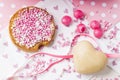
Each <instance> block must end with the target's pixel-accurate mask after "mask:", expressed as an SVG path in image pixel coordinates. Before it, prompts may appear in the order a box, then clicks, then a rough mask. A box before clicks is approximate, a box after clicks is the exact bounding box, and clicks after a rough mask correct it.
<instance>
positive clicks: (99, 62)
mask: <svg viewBox="0 0 120 80" xmlns="http://www.w3.org/2000/svg"><path fill="white" fill-rule="evenodd" d="M72 54H73V60H74V66H75V70H76V71H77V72H78V73H82V74H90V73H95V72H98V71H100V70H102V69H103V68H104V67H105V66H106V64H107V57H106V55H105V54H104V53H103V52H101V51H97V50H96V49H95V48H94V46H93V45H92V44H91V43H90V42H88V41H81V42H79V43H77V44H76V45H75V46H74V47H73V49H72Z"/></svg>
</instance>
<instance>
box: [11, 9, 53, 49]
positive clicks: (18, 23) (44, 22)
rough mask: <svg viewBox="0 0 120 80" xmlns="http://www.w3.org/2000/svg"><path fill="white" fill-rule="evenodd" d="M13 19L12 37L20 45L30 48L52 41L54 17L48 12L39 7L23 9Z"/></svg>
mask: <svg viewBox="0 0 120 80" xmlns="http://www.w3.org/2000/svg"><path fill="white" fill-rule="evenodd" d="M12 19H13V20H12V27H11V30H12V31H11V32H12V36H13V37H14V39H15V42H16V43H18V44H19V45H24V46H26V47H27V48H30V47H33V46H34V45H35V44H36V43H39V42H41V43H42V42H44V41H48V42H49V41H51V37H52V36H53V34H54V29H55V27H54V24H53V17H52V15H50V14H48V12H47V11H46V10H44V9H40V8H37V7H27V8H23V9H21V10H19V11H18V12H17V13H16V14H15V15H14V16H13V17H12Z"/></svg>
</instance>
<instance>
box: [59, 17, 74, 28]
mask: <svg viewBox="0 0 120 80" xmlns="http://www.w3.org/2000/svg"><path fill="white" fill-rule="evenodd" d="M61 22H62V23H63V24H64V25H65V26H69V25H70V24H71V22H72V18H71V17H70V16H63V18H62V20H61Z"/></svg>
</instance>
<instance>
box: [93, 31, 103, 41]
mask: <svg viewBox="0 0 120 80" xmlns="http://www.w3.org/2000/svg"><path fill="white" fill-rule="evenodd" d="M102 35H103V30H102V29H95V30H94V36H95V37H96V38H99V39H100V38H101V37H102Z"/></svg>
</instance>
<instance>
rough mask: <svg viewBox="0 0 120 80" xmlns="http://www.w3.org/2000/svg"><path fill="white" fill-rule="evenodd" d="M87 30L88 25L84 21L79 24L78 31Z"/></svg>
mask: <svg viewBox="0 0 120 80" xmlns="http://www.w3.org/2000/svg"><path fill="white" fill-rule="evenodd" d="M85 30H86V26H85V25H84V24H82V23H80V24H78V25H77V32H78V33H83V32H84V31H85Z"/></svg>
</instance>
